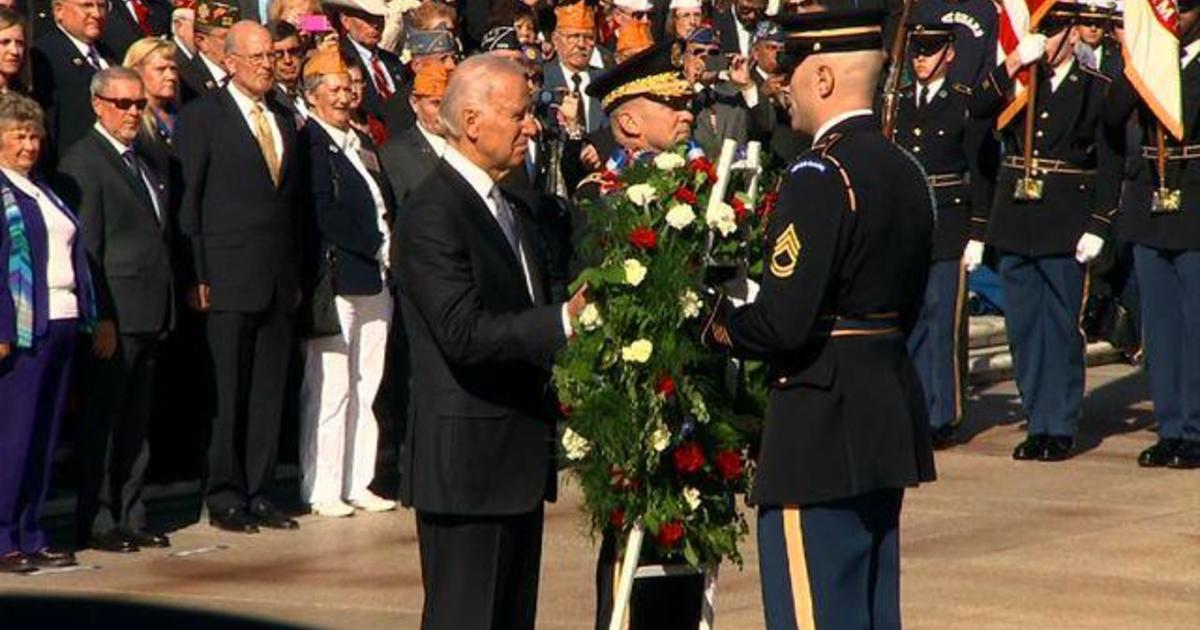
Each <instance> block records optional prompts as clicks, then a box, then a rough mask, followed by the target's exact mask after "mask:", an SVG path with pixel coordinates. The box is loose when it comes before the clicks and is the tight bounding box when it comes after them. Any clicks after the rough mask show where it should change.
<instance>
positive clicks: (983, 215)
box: [893, 23, 992, 448]
mask: <svg viewBox="0 0 1200 630" xmlns="http://www.w3.org/2000/svg"><path fill="white" fill-rule="evenodd" d="M908 38H909V43H908V49H909V50H910V51H912V66H913V76H914V78H915V79H916V81H915V82H914V83H913V84H911V85H908V86H906V87H904V88H903V89H902V90H901V92H900V100H899V103H898V106H897V111H896V133H895V136H894V137H893V140H895V141H896V143H897V144H899V145H900V146H901V147H903V148H905V149H907V150H908V151H909V152H911V153H912V155H913V157H915V158H917V160H918V161H919V162H921V166H923V167H924V168H925V180H926V181H927V182H929V187H930V188H931V189H932V190H933V193H934V196H935V198H936V199H937V208H938V221H937V227H936V229H935V230H934V233H933V258H932V265H931V266H930V268H929V283H928V284H927V285H926V287H925V303H924V305H923V306H922V307H921V317H920V318H919V319H918V320H917V326H916V328H915V329H914V330H913V333H912V336H911V337H909V339H908V349H909V352H910V353H911V354H912V357H913V363H915V364H916V366H917V373H918V374H920V375H921V383H922V385H924V387H925V398H926V401H927V402H928V405H929V425H930V435H931V437H932V439H933V446H934V448H946V447H948V446H950V445H951V444H953V442H954V430H955V428H956V427H957V426H958V425H959V423H960V422H962V413H963V408H962V394H963V391H962V378H961V374H962V370H961V369H960V368H961V365H962V364H963V361H962V359H963V358H964V355H965V352H966V345H965V335H963V334H962V332H963V330H964V329H965V327H966V326H965V325H966V318H965V317H964V314H965V312H964V308H963V306H964V301H965V298H966V273H967V268H966V265H965V264H963V251H964V249H965V248H966V246H967V243H968V239H970V242H971V247H972V249H973V250H974V249H978V250H980V251H981V250H982V249H983V243H982V241H983V233H984V228H985V226H986V221H987V213H988V209H989V207H990V205H991V197H990V193H991V191H992V189H991V187H990V186H989V185H988V181H987V178H986V177H984V175H983V172H982V170H981V168H980V164H981V162H982V160H981V153H982V149H983V147H984V146H985V144H986V143H985V140H986V139H988V138H989V136H990V133H989V131H990V129H989V126H990V125H989V123H988V121H985V120H980V119H977V118H974V117H972V116H971V113H970V111H969V109H968V108H969V105H970V102H971V87H970V86H967V85H964V84H962V83H955V82H953V81H951V80H950V79H949V77H948V75H949V74H950V73H951V72H952V71H953V69H954V67H955V66H956V65H957V64H958V57H957V52H956V51H957V42H958V39H957V37H956V36H955V34H954V30H953V28H952V27H950V26H945V25H941V24H937V23H934V24H917V25H915V26H913V27H912V29H911V30H910V31H909V35H908Z"/></svg>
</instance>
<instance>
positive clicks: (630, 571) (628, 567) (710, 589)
mask: <svg viewBox="0 0 1200 630" xmlns="http://www.w3.org/2000/svg"><path fill="white" fill-rule="evenodd" d="M645 537H646V530H645V527H644V526H643V525H642V522H641V521H637V522H636V523H634V524H633V529H631V530H630V531H629V540H628V541H626V543H625V555H624V556H622V560H621V575H620V576H619V581H618V582H617V584H616V587H617V590H616V594H615V596H614V598H613V609H612V616H611V617H610V618H609V620H608V630H623V628H625V617H626V615H628V614H629V598H630V597H631V596H632V595H633V581H634V580H637V579H647V578H660V577H671V576H676V575H698V574H700V575H703V576H704V601H703V602H702V604H701V608H700V626H699V630H712V629H713V627H714V618H715V616H716V606H715V603H716V598H717V572H718V569H719V565H712V566H709V567H705V568H703V569H696V568H693V567H690V566H687V565H666V564H651V565H646V566H644V567H639V566H638V559H639V558H640V557H641V554H642V541H643V540H645Z"/></svg>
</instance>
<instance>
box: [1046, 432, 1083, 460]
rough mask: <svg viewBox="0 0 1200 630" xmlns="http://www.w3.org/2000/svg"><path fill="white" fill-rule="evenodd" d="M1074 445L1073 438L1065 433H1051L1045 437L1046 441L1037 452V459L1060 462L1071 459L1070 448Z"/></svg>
mask: <svg viewBox="0 0 1200 630" xmlns="http://www.w3.org/2000/svg"><path fill="white" fill-rule="evenodd" d="M1074 447H1075V438H1073V437H1070V436H1067V435H1052V436H1050V437H1048V438H1046V442H1045V443H1044V444H1043V445H1042V452H1041V453H1039V454H1038V461H1043V462H1061V461H1063V460H1067V459H1071V455H1072V453H1071V449H1072V448H1074Z"/></svg>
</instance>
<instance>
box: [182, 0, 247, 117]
mask: <svg viewBox="0 0 1200 630" xmlns="http://www.w3.org/2000/svg"><path fill="white" fill-rule="evenodd" d="M195 15H196V18H195V23H194V26H193V37H194V42H195V45H196V54H194V55H192V57H191V58H190V59H188V60H187V62H186V63H181V64H179V81H180V100H181V101H182V102H183V103H184V104H187V103H189V102H191V101H192V100H193V99H195V98H196V97H198V96H201V95H203V94H207V93H209V92H215V91H216V90H219V89H221V88H222V87H224V86H225V83H226V82H227V81H228V80H229V74H228V73H227V72H226V71H225V34H226V33H228V32H229V27H231V26H233V25H234V24H235V23H237V21H238V20H240V19H242V17H241V11H240V10H239V9H238V7H237V5H235V4H226V3H224V2H219V1H217V0H200V2H199V3H198V4H197V5H196V8H195Z"/></svg>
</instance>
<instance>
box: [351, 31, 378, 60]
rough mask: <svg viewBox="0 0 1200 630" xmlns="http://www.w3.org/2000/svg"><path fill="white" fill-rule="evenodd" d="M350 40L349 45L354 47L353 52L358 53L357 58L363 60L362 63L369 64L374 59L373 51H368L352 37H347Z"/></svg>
mask: <svg viewBox="0 0 1200 630" xmlns="http://www.w3.org/2000/svg"><path fill="white" fill-rule="evenodd" d="M346 39H348V40H350V45H351V46H354V50H355V51H357V52H358V56H359V57H362V58H363V61H366V62H367V63H370V62H371V60H372V59H374V58H375V51H372V50H368V49H367V47H366V46H363V45H362V44H360V43H358V42H357V41H355V40H354V38H353V37H347V38H346Z"/></svg>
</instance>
